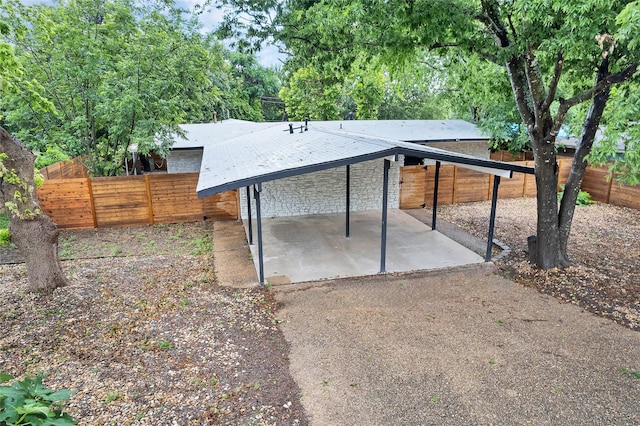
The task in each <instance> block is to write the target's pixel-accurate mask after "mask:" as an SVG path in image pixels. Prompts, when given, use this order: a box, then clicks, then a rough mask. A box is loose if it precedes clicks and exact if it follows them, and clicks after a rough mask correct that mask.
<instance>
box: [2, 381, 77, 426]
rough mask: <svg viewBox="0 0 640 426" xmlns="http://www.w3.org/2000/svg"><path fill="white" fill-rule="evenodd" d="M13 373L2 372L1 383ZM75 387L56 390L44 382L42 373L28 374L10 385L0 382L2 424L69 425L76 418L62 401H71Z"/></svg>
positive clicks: (72, 423) (73, 423) (73, 422)
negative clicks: (64, 406)
mask: <svg viewBox="0 0 640 426" xmlns="http://www.w3.org/2000/svg"><path fill="white" fill-rule="evenodd" d="M12 379H13V377H11V376H9V375H6V374H0V383H5V382H8V381H9V380H12ZM72 393H73V392H72V391H69V390H66V389H63V390H60V391H57V392H56V391H54V390H52V389H48V388H45V387H44V386H43V385H42V377H41V376H36V377H33V378H31V377H25V378H24V379H23V380H21V381H16V382H13V383H12V384H11V385H10V386H0V425H42V426H66V425H75V424H76V423H77V422H76V421H75V420H74V419H73V417H71V416H70V415H69V414H67V413H65V412H64V410H63V407H62V404H61V402H62V401H68V400H69V398H70V397H71V395H72Z"/></svg>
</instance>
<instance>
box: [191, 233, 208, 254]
mask: <svg viewBox="0 0 640 426" xmlns="http://www.w3.org/2000/svg"><path fill="white" fill-rule="evenodd" d="M191 244H192V245H193V250H191V254H193V255H194V256H200V255H202V254H207V253H210V252H211V250H212V249H213V244H212V243H211V240H210V239H209V237H208V236H206V235H203V236H202V237H200V238H196V239H195V240H194V241H193V242H192V243H191Z"/></svg>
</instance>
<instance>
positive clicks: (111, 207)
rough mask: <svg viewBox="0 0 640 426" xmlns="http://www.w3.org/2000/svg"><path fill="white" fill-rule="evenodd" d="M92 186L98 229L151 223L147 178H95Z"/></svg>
mask: <svg viewBox="0 0 640 426" xmlns="http://www.w3.org/2000/svg"><path fill="white" fill-rule="evenodd" d="M91 185H92V187H93V200H94V205H95V213H96V222H97V226H98V227H99V228H102V227H114V226H129V225H144V224H148V223H152V219H153V218H152V217H151V216H150V214H149V212H150V209H149V204H148V196H147V184H146V182H145V177H144V176H120V177H104V178H94V179H92V180H91Z"/></svg>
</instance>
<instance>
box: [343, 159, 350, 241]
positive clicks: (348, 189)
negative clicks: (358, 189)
mask: <svg viewBox="0 0 640 426" xmlns="http://www.w3.org/2000/svg"><path fill="white" fill-rule="evenodd" d="M346 192H347V200H346V212H345V231H344V236H345V237H347V238H349V225H350V223H349V222H350V217H349V215H350V210H351V165H349V164H347V191H346Z"/></svg>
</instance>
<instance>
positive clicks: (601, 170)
mask: <svg viewBox="0 0 640 426" xmlns="http://www.w3.org/2000/svg"><path fill="white" fill-rule="evenodd" d="M608 173H609V170H608V169H607V168H606V167H597V168H596V167H587V170H586V172H585V174H584V179H583V180H582V185H581V189H582V190H583V191H587V192H588V193H589V194H591V199H592V200H595V201H600V202H602V203H608V202H609V183H608V182H607V174H608Z"/></svg>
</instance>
